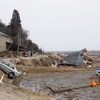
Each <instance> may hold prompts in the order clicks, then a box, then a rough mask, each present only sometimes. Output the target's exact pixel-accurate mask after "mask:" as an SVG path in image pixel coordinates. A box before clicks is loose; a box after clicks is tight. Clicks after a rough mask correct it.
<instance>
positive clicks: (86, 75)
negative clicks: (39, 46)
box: [20, 66, 100, 100]
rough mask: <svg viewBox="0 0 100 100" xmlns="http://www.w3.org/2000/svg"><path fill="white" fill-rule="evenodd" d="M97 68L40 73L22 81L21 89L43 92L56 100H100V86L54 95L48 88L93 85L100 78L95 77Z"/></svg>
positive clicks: (61, 69)
mask: <svg viewBox="0 0 100 100" xmlns="http://www.w3.org/2000/svg"><path fill="white" fill-rule="evenodd" d="M95 70H96V68H89V69H87V68H74V67H70V68H68V66H67V68H59V69H57V70H55V72H54V71H53V72H52V73H51V71H50V72H49V71H48V72H44V73H40V74H39V73H38V74H35V75H32V74H31V76H30V78H29V77H28V78H26V79H24V80H22V81H21V83H20V87H22V88H27V89H31V90H33V91H39V92H43V93H45V94H47V95H49V96H52V97H53V98H55V99H56V100H99V99H100V96H99V94H100V93H99V91H100V86H97V87H87V88H79V89H77V90H73V91H69V92H68V91H65V92H62V93H53V92H52V91H51V90H50V89H49V88H45V87H46V86H49V87H51V88H52V89H54V90H59V89H69V88H75V87H82V86H87V85H91V82H92V81H97V80H98V79H99V77H97V76H96V75H95Z"/></svg>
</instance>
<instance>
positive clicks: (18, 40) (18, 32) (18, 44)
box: [17, 32, 19, 52]
mask: <svg viewBox="0 0 100 100" xmlns="http://www.w3.org/2000/svg"><path fill="white" fill-rule="evenodd" d="M17 43H18V46H17V51H18V52H19V32H18V39H17Z"/></svg>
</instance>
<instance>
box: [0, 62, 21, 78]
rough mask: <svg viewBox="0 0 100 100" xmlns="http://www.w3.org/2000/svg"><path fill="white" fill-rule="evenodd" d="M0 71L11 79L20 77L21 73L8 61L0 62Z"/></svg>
mask: <svg viewBox="0 0 100 100" xmlns="http://www.w3.org/2000/svg"><path fill="white" fill-rule="evenodd" d="M0 69H1V70H2V71H4V72H6V73H7V74H8V77H9V78H11V79H13V78H15V77H16V76H19V75H21V72H19V71H18V70H17V69H16V67H15V65H14V64H12V63H11V62H8V61H0Z"/></svg>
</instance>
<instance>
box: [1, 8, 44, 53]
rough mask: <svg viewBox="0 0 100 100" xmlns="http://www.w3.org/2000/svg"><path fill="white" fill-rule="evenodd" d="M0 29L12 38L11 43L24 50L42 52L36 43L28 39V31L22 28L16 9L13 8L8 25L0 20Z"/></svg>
mask: <svg viewBox="0 0 100 100" xmlns="http://www.w3.org/2000/svg"><path fill="white" fill-rule="evenodd" d="M0 31H1V32H3V33H5V34H7V35H9V36H11V37H12V38H13V44H14V45H19V46H21V47H24V48H25V50H31V51H33V52H38V53H42V49H40V48H39V47H38V45H37V44H35V43H33V42H32V41H31V40H30V39H28V31H27V30H25V29H23V27H22V25H21V19H20V15H19V12H18V10H16V9H14V10H13V13H12V18H11V20H10V23H9V24H8V25H5V24H4V23H3V22H2V21H1V20H0Z"/></svg>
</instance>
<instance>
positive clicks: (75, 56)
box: [63, 51, 83, 66]
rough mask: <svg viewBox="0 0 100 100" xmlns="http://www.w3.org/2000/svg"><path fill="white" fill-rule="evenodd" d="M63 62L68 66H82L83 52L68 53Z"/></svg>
mask: <svg viewBox="0 0 100 100" xmlns="http://www.w3.org/2000/svg"><path fill="white" fill-rule="evenodd" d="M63 60H64V61H66V62H67V64H68V65H74V66H82V65H83V51H78V52H73V53H70V54H69V55H68V56H66V57H65V58H64V59H63Z"/></svg>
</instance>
